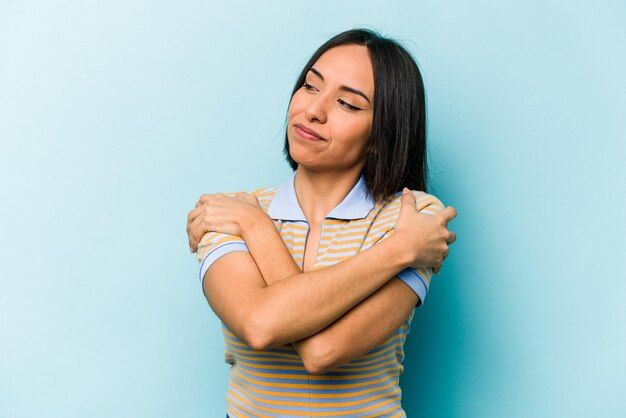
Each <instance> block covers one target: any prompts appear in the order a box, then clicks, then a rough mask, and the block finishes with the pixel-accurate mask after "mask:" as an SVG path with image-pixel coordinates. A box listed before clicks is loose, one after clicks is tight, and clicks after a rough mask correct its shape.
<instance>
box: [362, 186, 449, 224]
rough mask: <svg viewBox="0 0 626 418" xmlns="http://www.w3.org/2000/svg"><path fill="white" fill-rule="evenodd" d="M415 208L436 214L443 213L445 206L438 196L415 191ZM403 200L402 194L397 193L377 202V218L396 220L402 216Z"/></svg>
mask: <svg viewBox="0 0 626 418" xmlns="http://www.w3.org/2000/svg"><path fill="white" fill-rule="evenodd" d="M413 196H414V197H415V208H416V209H417V210H418V211H420V212H423V213H429V214H433V215H434V214H435V213H437V212H440V211H442V210H443V209H444V208H445V205H444V204H443V203H442V202H441V200H439V199H438V198H437V197H436V196H434V195H432V194H428V193H425V192H421V191H414V192H413ZM401 200H402V192H396V193H394V194H393V195H391V196H390V197H388V198H387V199H385V200H383V201H379V202H376V206H375V210H374V212H376V215H377V216H376V217H377V218H380V219H381V220H384V219H393V220H395V219H396V218H397V217H398V215H399V214H400V202H401Z"/></svg>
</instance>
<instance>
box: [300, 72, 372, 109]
mask: <svg viewBox="0 0 626 418" xmlns="http://www.w3.org/2000/svg"><path fill="white" fill-rule="evenodd" d="M309 71H310V72H312V73H313V74H315V75H316V76H318V77H319V78H321V79H322V81H324V76H323V75H322V73H320V72H319V71H317V70H316V69H315V68H313V67H311V68H310V69H309ZM339 90H343V91H347V92H349V93H354V94H357V95H359V96H361V97H363V98H364V99H365V100H367V103H369V104H372V102H370V99H369V98H368V97H367V95H365V93H363V92H362V91H360V90H357V89H355V88H352V87H348V86H339Z"/></svg>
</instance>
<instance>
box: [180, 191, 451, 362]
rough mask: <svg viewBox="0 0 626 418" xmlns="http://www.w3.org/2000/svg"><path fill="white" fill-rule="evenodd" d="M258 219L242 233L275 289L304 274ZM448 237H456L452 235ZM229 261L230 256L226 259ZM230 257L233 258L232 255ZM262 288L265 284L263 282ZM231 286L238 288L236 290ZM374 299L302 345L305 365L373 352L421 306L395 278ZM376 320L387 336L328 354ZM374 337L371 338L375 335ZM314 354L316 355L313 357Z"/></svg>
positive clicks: (270, 226) (271, 227)
mask: <svg viewBox="0 0 626 418" xmlns="http://www.w3.org/2000/svg"><path fill="white" fill-rule="evenodd" d="M407 203H410V205H409V206H410V207H412V208H414V202H413V201H412V199H409V200H407ZM452 211H453V210H452ZM227 212H228V214H229V215H232V213H233V208H232V207H230V208H229V210H228V211H227ZM413 213H416V212H415V210H414V209H413ZM213 215H215V214H213ZM191 218H192V217H191V214H190V219H191ZM218 218H219V217H218ZM405 218H407V216H405ZM409 218H410V216H409ZM216 219H217V218H215V217H213V220H214V221H215V220H216ZM428 219H429V220H434V218H432V217H428ZM222 220H223V219H222ZM266 220H269V218H267V217H266ZM258 221H259V220H258V219H257V222H253V223H251V224H250V225H248V227H246V228H242V232H243V233H242V235H246V237H245V240H246V242H247V243H248V247H249V248H250V249H251V251H252V256H253V257H254V259H255V260H257V261H258V263H257V264H258V267H259V268H260V270H261V271H262V272H263V276H264V277H262V278H261V279H263V278H264V279H265V281H266V282H267V283H263V284H269V285H270V287H271V286H273V285H274V284H275V283H276V282H278V281H279V280H281V279H282V278H284V277H287V276H291V275H294V274H298V273H299V272H300V271H299V269H298V267H297V266H296V265H295V263H294V262H293V260H292V258H291V256H290V255H289V253H288V251H287V249H286V248H285V246H284V244H283V242H282V239H281V238H280V236H279V234H278V232H277V231H276V229H275V227H274V225H273V223H272V222H271V221H269V222H262V219H261V222H258ZM413 221H414V220H410V221H408V222H405V223H407V224H412V223H413ZM401 224H402V222H401V221H400V219H399V220H398V223H397V224H396V230H397V232H400V231H399V230H401V229H403V228H402V225H401ZM216 226H218V227H219V229H222V230H224V228H226V227H227V226H228V224H227V223H224V222H217V223H215V224H213V225H212V226H211V227H210V228H208V229H214V228H215V227H216ZM419 226H420V229H424V223H423V222H421V223H420V225H419ZM263 228H265V230H263ZM405 229H406V228H405ZM409 229H410V228H409ZM439 229H441V228H439ZM444 229H445V227H444ZM191 230H193V228H191ZM206 230H207V229H203V231H206ZM229 232H230V233H233V234H234V233H237V232H238V231H235V230H230V231H229ZM446 232H447V230H446ZM192 235H193V234H192V233H190V237H191V236H192ZM409 235H410V236H412V237H415V236H419V235H420V234H419V231H418V232H417V233H415V231H414V230H413V231H412V232H411V233H410V234H409ZM428 235H432V234H428ZM448 235H450V234H449V233H448ZM391 241H393V240H391ZM190 243H191V240H190ZM407 243H408V242H406V241H405V242H403V247H410V245H407ZM444 244H445V243H444ZM381 245H382V244H381ZM381 245H378V246H377V247H380V246H381ZM383 246H384V245H383ZM368 251H369V250H368ZM413 251H414V250H413ZM446 251H447V250H446ZM438 255H439V257H441V253H439V254H438ZM246 256H247V257H249V255H248V254H246V253H240V254H239V255H238V256H237V257H238V258H241V257H242V259H241V260H237V262H232V263H231V262H228V261H224V262H223V263H221V262H220V263H219V264H221V265H222V266H221V267H219V266H218V265H217V264H218V263H217V262H216V264H215V265H214V267H211V269H210V270H209V273H207V276H209V275H215V276H219V275H220V274H221V272H219V271H217V270H222V269H223V270H224V273H225V274H228V273H232V272H229V270H230V267H228V266H227V267H224V266H225V265H227V264H228V265H230V264H232V268H234V269H237V268H241V267H242V266H243V265H245V264H246V261H244V259H245V258H246ZM232 257H235V255H234V254H233V255H232ZM359 257H362V255H359V256H357V257H356V258H359ZM224 258H226V256H225V257H224ZM229 258H231V257H230V256H229ZM364 261H365V263H367V262H371V263H372V264H374V265H376V264H377V263H378V262H379V261H380V260H379V261H376V259H375V258H370V257H369V256H368V257H366V258H365V259H364ZM384 261H386V260H384ZM415 261H416V260H413V262H415ZM255 267H256V265H255ZM335 267H336V266H333V267H332V268H335ZM329 269H331V268H326V269H323V270H320V271H318V272H320V273H323V272H325V271H326V270H329ZM257 274H260V273H258V272H257ZM229 276H230V274H229ZM392 276H393V274H391V275H389V276H387V277H392ZM229 280H231V279H229ZM208 282H209V280H207V282H205V290H206V293H207V294H208V295H216V294H218V293H216V292H219V290H215V289H207V287H211V285H210V284H209V283H208ZM258 284H259V285H261V284H260V283H258ZM231 285H232V283H231ZM230 288H231V289H232V286H231V287H230ZM331 293H332V299H342V297H341V295H339V294H336V293H335V292H331ZM307 297H308V295H307ZM213 299H214V298H212V297H211V296H209V303H211V305H212V306H213V307H214V309H216V312H217V313H218V315H220V317H222V316H223V315H222V314H220V312H218V311H219V310H220V307H219V306H215V301H214V300H213ZM371 299H372V300H371V301H369V299H368V303H367V304H361V305H359V306H358V307H357V308H354V309H352V310H351V311H350V313H349V314H348V315H346V316H345V317H344V318H342V320H341V321H337V322H336V323H334V324H333V325H332V326H331V327H328V328H327V329H326V330H325V331H324V332H323V333H320V334H318V335H317V336H316V337H315V338H314V339H310V340H307V341H302V342H300V343H298V344H297V346H298V347H300V351H301V354H302V356H303V359H304V360H305V363H309V364H310V365H312V367H311V368H312V369H321V368H324V367H327V366H331V365H336V364H335V363H336V361H340V362H342V361H347V360H349V359H350V358H351V357H354V356H356V355H360V354H362V353H365V352H368V351H370V350H371V349H372V348H374V347H376V346H377V345H378V344H379V343H380V342H381V338H382V340H383V341H384V339H385V338H388V336H389V335H391V334H392V333H393V332H394V331H395V330H396V329H397V328H398V327H399V326H400V325H401V324H402V322H403V321H404V320H405V319H406V317H407V316H408V314H409V313H410V311H411V309H412V308H413V306H415V303H416V301H417V296H416V295H415V293H413V292H412V291H411V290H410V289H409V288H408V287H407V286H406V285H405V284H404V283H401V282H400V281H399V280H393V281H392V283H390V284H386V285H384V286H383V289H381V291H379V292H377V297H376V298H371ZM401 301H406V303H404V304H403V305H404V306H405V307H406V310H402V309H398V304H399V303H400V302H401ZM324 303H327V302H324ZM390 307H393V308H394V309H389V308H390ZM393 311H397V312H398V313H399V314H398V315H392V316H391V317H390V316H389V312H393ZM279 312H281V313H282V314H283V316H284V315H285V313H286V312H285V311H282V310H281V311H279ZM312 314H313V315H314V314H315V312H313V313H312ZM338 317H339V316H337V318H338ZM375 317H379V318H384V321H385V324H382V323H381V322H380V321H379V322H378V324H379V327H376V331H377V333H378V334H380V332H382V333H383V334H381V335H378V334H376V335H375V334H371V333H367V335H368V337H366V338H363V336H362V335H361V338H359V343H361V342H362V343H363V344H362V345H359V344H357V345H354V344H339V348H342V347H349V346H351V347H353V349H352V350H351V351H352V352H351V353H347V352H337V351H335V352H333V353H328V347H329V346H331V345H336V344H334V343H333V344H328V342H338V341H339V339H340V338H341V337H344V336H345V337H348V338H351V337H350V335H351V334H350V331H351V330H352V331H353V333H354V331H355V330H357V329H358V328H355V327H354V325H355V323H360V324H361V325H362V326H363V327H369V325H371V321H369V318H375ZM222 319H223V320H224V319H225V318H222ZM335 319H336V318H335ZM387 320H389V321H387ZM359 321H360V322H359ZM225 322H226V323H227V325H230V327H231V329H233V328H234V326H233V325H232V324H229V321H228V320H226V321H225ZM387 322H389V325H387V324H386V323H387ZM233 330H234V331H235V332H236V333H237V334H238V335H239V336H240V337H242V336H243V335H244V333H245V331H243V330H242V331H240V332H237V330H235V329H233ZM344 331H346V332H344ZM370 335H371V338H370V337H369V336H370ZM242 339H244V341H245V340H246V338H245V337H244V338H242ZM250 340H251V338H250ZM249 345H253V346H254V345H255V344H254V343H250V342H249ZM320 349H322V350H323V351H324V353H323V354H324V355H323V356H321V355H317V354H316V353H320ZM309 353H310V354H313V355H308V354H309ZM329 354H332V355H329ZM322 357H323V360H324V361H321V362H320V361H318V360H319V359H320V358H322ZM307 359H311V360H312V361H307Z"/></svg>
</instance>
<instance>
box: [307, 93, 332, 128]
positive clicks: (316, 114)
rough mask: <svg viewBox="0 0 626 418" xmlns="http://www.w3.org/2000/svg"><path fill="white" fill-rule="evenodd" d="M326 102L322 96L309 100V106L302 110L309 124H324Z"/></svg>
mask: <svg viewBox="0 0 626 418" xmlns="http://www.w3.org/2000/svg"><path fill="white" fill-rule="evenodd" d="M327 101H328V100H327V99H326V98H325V97H324V95H323V94H318V95H316V96H314V97H312V98H311V101H310V102H309V105H308V106H307V107H306V109H305V110H304V115H305V116H306V117H307V119H308V120H309V122H319V123H326V117H327V116H326V112H327V109H326V106H327Z"/></svg>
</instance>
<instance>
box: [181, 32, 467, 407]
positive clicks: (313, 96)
mask: <svg viewBox="0 0 626 418" xmlns="http://www.w3.org/2000/svg"><path fill="white" fill-rule="evenodd" d="M425 133H426V128H425V100H424V91H423V84H422V80H421V75H420V73H419V70H418V68H417V65H416V64H415V62H414V60H413V59H412V58H411V56H410V55H409V54H408V53H407V52H406V51H405V50H404V49H403V48H402V47H400V46H399V45H398V44H397V43H396V42H395V41H393V40H390V39H386V38H383V37H381V36H379V35H378V34H376V33H374V32H372V31H368V30H350V31H347V32H344V33H341V34H339V35H337V36H335V37H333V38H332V39H330V40H329V41H328V42H326V43H325V44H324V45H322V46H321V47H320V48H319V49H318V50H317V51H316V52H315V54H314V55H313V56H312V57H311V59H310V60H309V62H308V63H307V65H306V66H305V68H304V69H303V71H302V73H301V74H300V76H299V78H298V81H297V82H296V86H295V88H294V90H293V94H292V98H291V101H290V105H289V112H288V122H287V132H286V138H285V152H286V155H287V159H288V161H289V162H290V164H291V166H292V168H294V170H295V171H294V174H293V175H292V176H291V178H290V179H289V181H287V182H286V183H285V184H283V185H281V186H279V187H270V188H265V189H261V190H257V191H255V192H252V193H251V194H245V193H240V194H236V195H234V196H226V195H204V196H202V197H201V199H200V201H199V202H198V204H197V205H196V208H195V209H194V210H192V211H191V212H190V214H189V218H188V226H187V231H188V234H189V241H190V246H191V248H192V250H195V249H196V245H197V250H198V251H197V254H198V258H199V260H200V261H201V262H202V266H201V275H200V277H201V280H202V283H203V290H204V292H205V295H206V297H207V300H208V302H209V304H210V305H211V307H212V308H213V310H214V311H215V313H216V314H217V315H218V317H219V318H220V319H221V320H222V322H223V324H224V327H223V329H224V338H225V351H226V361H227V362H228V363H230V364H231V365H232V367H231V372H230V381H229V388H228V395H227V409H228V414H229V416H230V417H244V416H246V417H247V416H289V417H291V416H350V417H354V416H368V417H371V416H385V417H386V416H404V415H405V414H404V412H403V410H402V406H401V402H400V401H401V392H400V388H399V385H398V380H399V374H400V373H401V372H402V365H401V363H402V360H403V351H402V346H403V343H404V340H405V337H406V334H407V332H408V327H409V323H410V320H411V318H412V315H413V311H414V308H415V306H418V305H419V304H421V303H422V301H423V299H424V297H425V295H426V292H427V290H428V285H429V283H430V278H431V276H432V273H433V271H435V272H436V271H437V270H438V269H439V268H440V267H441V263H442V262H443V259H444V258H445V257H446V256H447V253H448V244H451V243H452V242H454V240H455V235H454V233H452V232H449V231H448V230H447V227H446V225H447V223H448V222H449V221H450V220H452V218H454V216H455V215H456V213H455V210H454V209H453V208H445V209H444V208H443V205H442V204H441V202H439V201H438V200H437V199H436V198H435V197H433V196H431V195H428V194H426V193H425V192H410V191H409V190H408V189H406V188H404V187H409V188H410V189H413V190H424V191H425V190H426V171H427V170H426V138H425ZM403 188H404V189H403Z"/></svg>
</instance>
